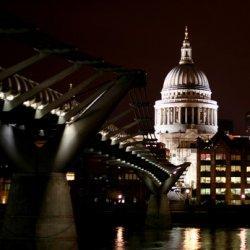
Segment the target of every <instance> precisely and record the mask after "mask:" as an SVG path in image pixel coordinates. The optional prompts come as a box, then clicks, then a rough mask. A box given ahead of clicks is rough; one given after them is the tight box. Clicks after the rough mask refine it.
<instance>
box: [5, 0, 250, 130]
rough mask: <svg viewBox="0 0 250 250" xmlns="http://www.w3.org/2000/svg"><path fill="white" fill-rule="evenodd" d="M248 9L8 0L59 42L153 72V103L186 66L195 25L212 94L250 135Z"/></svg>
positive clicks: (223, 114) (196, 51)
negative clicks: (249, 127)
mask: <svg viewBox="0 0 250 250" xmlns="http://www.w3.org/2000/svg"><path fill="white" fill-rule="evenodd" d="M248 6H249V4H247V3H244V4H242V5H241V6H236V8H234V6H233V5H232V6H231V5H225V4H223V3H217V4H216V3H214V4H212V3H195V2H194V1H191V2H189V3H185V2H184V1H179V2H178V3H171V2H165V1H158V2H156V3H148V2H142V1H136V2H135V3H125V2H124V1H118V2H116V1H108V2H105V3H103V2H101V1H86V2H80V1H79V2H78V1H75V2H71V3H68V2H67V1H62V2H61V3H60V5H59V4H57V3H56V2H47V3H46V1H45V2H44V1H43V2H40V3H39V2H38V3H33V2H32V1H23V2H22V3H18V1H12V3H7V2H6V3H5V4H3V8H4V9H6V10H8V11H11V12H13V13H14V14H16V15H18V16H20V17H21V18H23V19H25V20H27V21H29V22H30V23H33V24H34V25H36V26H38V27H41V29H42V30H43V31H45V32H48V33H50V34H51V35H53V36H54V37H56V38H58V39H59V40H62V41H65V42H69V43H72V44H76V45H77V46H78V47H79V48H80V49H81V50H83V51H86V52H88V53H90V54H92V55H94V56H98V57H99V56H100V57H102V58H104V59H105V60H106V61H109V62H112V63H116V64H121V65H123V66H125V67H130V68H141V69H143V70H145V71H146V72H148V82H149V84H148V90H149V91H148V92H149V93H150V96H149V98H150V101H151V103H152V106H153V103H154V101H155V100H158V99H159V97H160V91H161V89H162V85H163V81H164V78H165V76H166V75H167V73H168V72H169V70H170V69H171V68H173V67H174V66H176V65H178V62H179V59H180V47H181V43H182V40H183V36H184V27H185V25H188V27H189V31H190V40H191V44H192V48H193V58H194V62H195V63H196V65H197V67H198V68H199V69H201V70H202V71H204V72H205V74H206V75H207V77H208V80H209V83H210V86H211V89H212V98H213V99H214V100H216V101H217V102H218V105H219V115H218V117H219V118H224V119H232V120H233V121H234V124H235V130H236V132H237V133H243V132H244V126H245V124H244V115H245V113H246V112H248V111H249V109H250V101H249V83H248V82H249V80H250V73H249V72H248V62H249V58H250V50H248V44H249V42H250V35H249V33H248V32H247V31H248V25H249V23H250V22H249V21H248V13H247V9H248V8H247V7H248ZM65 9H67V12H65ZM236 86H237V87H236ZM236 91H237V96H236V95H235V93H236ZM152 109H153V107H152Z"/></svg>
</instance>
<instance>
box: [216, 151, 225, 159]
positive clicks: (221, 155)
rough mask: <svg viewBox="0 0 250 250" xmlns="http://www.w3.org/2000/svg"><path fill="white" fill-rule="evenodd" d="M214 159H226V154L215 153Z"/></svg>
mask: <svg viewBox="0 0 250 250" xmlns="http://www.w3.org/2000/svg"><path fill="white" fill-rule="evenodd" d="M215 160H226V154H224V153H217V154H216V155H215Z"/></svg>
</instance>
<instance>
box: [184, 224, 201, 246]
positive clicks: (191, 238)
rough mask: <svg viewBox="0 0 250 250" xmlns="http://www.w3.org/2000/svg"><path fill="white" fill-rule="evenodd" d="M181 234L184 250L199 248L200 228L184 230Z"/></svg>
mask: <svg viewBox="0 0 250 250" xmlns="http://www.w3.org/2000/svg"><path fill="white" fill-rule="evenodd" d="M183 234H184V235H183V237H184V241H183V249H184V250H196V249H200V248H201V242H200V228H186V229H185V230H184V233H183Z"/></svg>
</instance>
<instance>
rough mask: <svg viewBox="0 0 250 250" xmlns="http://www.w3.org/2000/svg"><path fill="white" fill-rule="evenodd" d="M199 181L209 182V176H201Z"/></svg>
mask: <svg viewBox="0 0 250 250" xmlns="http://www.w3.org/2000/svg"><path fill="white" fill-rule="evenodd" d="M201 183H210V177H201Z"/></svg>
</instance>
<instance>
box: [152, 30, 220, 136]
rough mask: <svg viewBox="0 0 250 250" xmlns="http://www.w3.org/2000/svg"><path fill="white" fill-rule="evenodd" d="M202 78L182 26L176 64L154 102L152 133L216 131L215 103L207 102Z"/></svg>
mask: <svg viewBox="0 0 250 250" xmlns="http://www.w3.org/2000/svg"><path fill="white" fill-rule="evenodd" d="M211 94H212V92H211V90H210V87H209V83H208V79H207V77H206V75H205V74H204V73H203V72H202V71H201V70H198V69H197V68H196V67H195V64H194V61H193V58H192V48H191V45H190V42H189V38H188V30H187V27H186V30H185V37H184V40H183V43H182V47H181V59H180V62H179V65H178V66H177V67H175V68H173V69H172V70H171V71H170V72H169V73H168V74H167V76H166V78H165V80H164V84H163V88H162V91H161V100H158V101H156V102H155V131H156V133H164V134H166V133H180V132H181V133H185V132H186V131H187V129H195V130H197V131H198V134H199V135H201V134H204V135H213V134H214V133H216V132H217V129H218V126H217V109H218V105H217V102H216V101H214V100H212V99H211Z"/></svg>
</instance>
